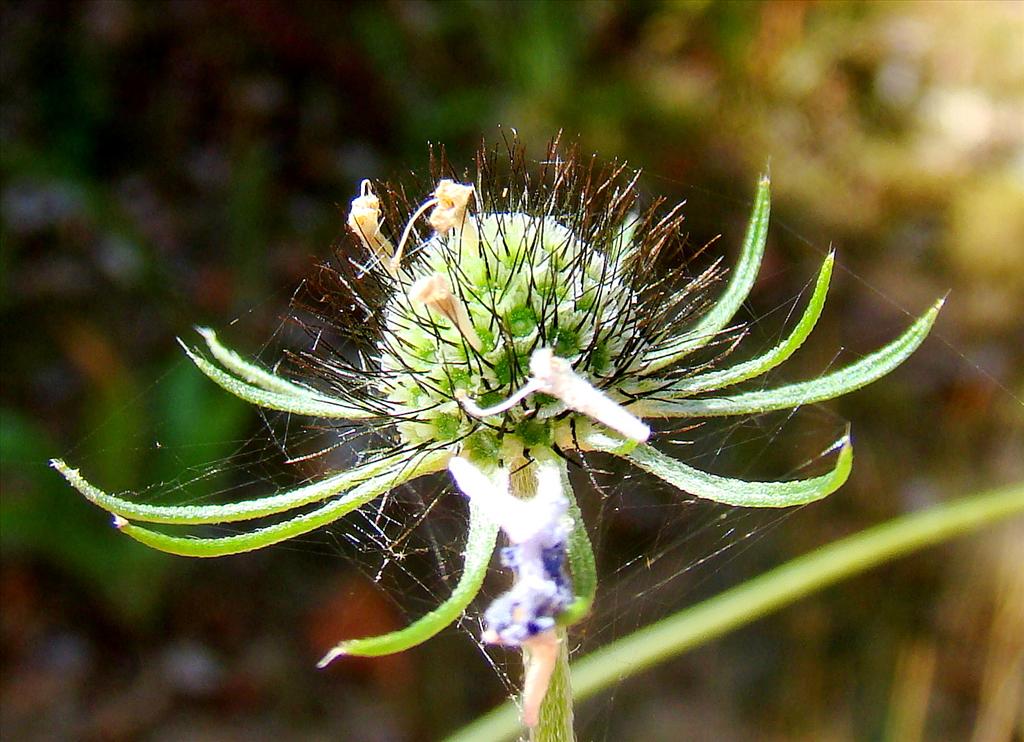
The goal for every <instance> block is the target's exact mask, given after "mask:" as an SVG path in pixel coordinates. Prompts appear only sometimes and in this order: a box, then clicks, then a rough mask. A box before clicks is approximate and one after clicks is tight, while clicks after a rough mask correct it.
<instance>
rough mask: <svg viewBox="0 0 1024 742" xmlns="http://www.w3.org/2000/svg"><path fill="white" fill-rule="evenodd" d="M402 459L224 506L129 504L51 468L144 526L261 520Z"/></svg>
mask: <svg viewBox="0 0 1024 742" xmlns="http://www.w3.org/2000/svg"><path fill="white" fill-rule="evenodd" d="M404 458H407V455H406V454H403V455H402V457H401V458H400V457H398V456H394V455H392V456H388V457H386V458H382V459H377V460H376V461H370V462H368V463H365V464H362V465H361V466H357V467H356V468H354V469H352V470H351V471H346V472H340V473H337V474H333V475H331V476H329V477H327V478H326V479H324V480H322V481H320V482H315V483H313V484H308V485H305V486H303V487H298V488H296V489H293V490H290V491H288V492H282V493H281V494H279V495H271V496H269V497H261V498H257V499H255V500H243V501H241V502H232V503H226V504H223V505H150V504H147V503H141V502H132V501H131V500H126V499H124V498H123V497H118V496H117V495H111V494H108V493H106V492H104V491H103V490H101V489H99V488H98V487H96V486H95V485H93V484H92V483H90V482H89V481H88V480H86V479H85V478H84V477H83V476H82V475H81V473H80V472H79V471H78V470H77V469H72V468H71V467H69V466H68V465H67V464H66V463H64V461H62V460H60V459H53V460H52V461H50V466H52V467H53V468H54V469H56V470H57V471H58V472H60V473H61V475H62V476H63V477H64V478H65V479H66V480H67V481H68V484H70V485H71V486H72V487H74V488H75V489H76V490H78V491H79V492H80V493H82V494H83V495H84V496H85V498H86V499H87V500H89V501H90V502H92V503H94V504H96V505H99V506H100V507H101V508H103V509H104V510H106V511H107V512H110V513H113V514H114V515H119V516H121V517H122V518H125V519H128V520H138V521H144V522H146V523H166V524H174V525H202V524H208V523H231V522H234V521H240V520H251V519H253V518H262V517H264V516H267V515H276V514H278V513H283V512H286V511H288V510H293V509H295V508H298V507H301V506H303V505H309V504H310V503H313V502H318V501H320V500H326V499H327V498H328V497H333V496H334V495H336V494H338V493H339V492H341V491H343V490H346V489H349V488H351V487H353V486H355V485H357V484H359V483H360V482H363V481H365V480H366V479H368V478H370V477H372V476H375V475H377V474H380V473H381V472H382V471H384V470H385V469H388V468H391V467H395V468H396V469H400V468H401V465H402V461H403V460H404Z"/></svg>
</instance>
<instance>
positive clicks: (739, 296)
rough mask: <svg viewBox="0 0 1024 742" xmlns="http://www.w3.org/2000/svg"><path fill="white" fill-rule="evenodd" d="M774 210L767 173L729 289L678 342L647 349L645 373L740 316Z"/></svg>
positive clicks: (689, 349)
mask: <svg viewBox="0 0 1024 742" xmlns="http://www.w3.org/2000/svg"><path fill="white" fill-rule="evenodd" d="M770 213H771V178H770V177H769V176H768V175H767V174H766V175H763V176H761V180H760V181H759V182H758V184H757V194H756V195H755V196H754V208H753V210H752V211H751V214H750V222H749V224H748V225H747V233H746V235H745V236H744V238H743V249H742V251H741V253H740V258H739V261H738V262H737V263H736V268H735V269H734V270H733V274H732V278H731V279H730V280H729V285H728V286H726V288H725V292H724V293H723V294H722V296H721V297H719V299H718V301H717V302H716V303H715V305H714V306H713V307H711V309H710V310H709V311H708V312H706V313H705V314H704V316H703V317H702V318H701V320H700V321H699V322H698V323H697V325H696V326H695V327H693V328H692V329H690V330H688V331H687V332H686V334H684V335H683V336H682V337H680V338H678V339H677V340H675V341H674V342H669V343H666V344H665V345H663V346H660V347H658V348H655V349H652V350H651V351H649V352H648V353H647V355H646V356H645V357H644V362H643V365H642V366H641V368H642V369H643V370H642V373H643V374H644V375H649V374H652V373H654V372H655V371H658V370H660V369H663V368H665V367H666V366H671V365H672V364H674V363H677V362H678V361H680V360H682V359H683V358H684V357H685V356H687V355H689V354H690V353H692V352H694V351H695V350H699V349H700V348H703V347H704V346H705V345H707V344H708V343H709V342H711V341H712V340H714V339H715V337H716V335H718V333H719V332H721V331H722V329H723V328H724V327H725V326H726V325H728V324H729V323H730V322H731V321H732V318H733V317H734V316H736V312H738V311H739V308H740V307H741V306H742V305H743V302H744V301H746V299H747V296H749V295H750V289H751V288H753V286H754V281H755V280H757V273H758V271H759V270H760V268H761V258H762V257H763V256H764V246H765V242H766V240H767V238H768V218H769V215H770Z"/></svg>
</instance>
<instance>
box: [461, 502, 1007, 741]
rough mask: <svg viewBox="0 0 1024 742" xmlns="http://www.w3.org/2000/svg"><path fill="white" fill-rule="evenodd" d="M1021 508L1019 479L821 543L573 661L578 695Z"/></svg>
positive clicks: (488, 733) (494, 716) (469, 736)
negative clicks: (1013, 482)
mask: <svg viewBox="0 0 1024 742" xmlns="http://www.w3.org/2000/svg"><path fill="white" fill-rule="evenodd" d="M1022 514H1024V483H1018V484H1014V485H1008V486H1006V487H1003V488H1002V489H998V490H993V491H990V492H986V493H984V494H981V495H973V496H970V497H966V498H963V499H960V500H956V501H954V502H951V503H948V504H945V505H940V506H938V507H934V508H931V509H929V510H925V511H922V512H919V513H911V514H910V515H904V516H901V517H899V518H894V519H893V520H890V521H888V522H886V523H882V524H881V525H877V526H874V527H872V528H869V529H867V530H864V531H861V532H860V533H856V534H854V535H852V536H848V537H846V538H844V539H841V540H840V541H836V542H835V543H832V544H828V545H826V546H822V547H820V548H819V549H816V550H815V551H812V552H811V553H810V554H805V555H804V556H801V557H798V558H796V559H794V560H792V561H790V562H788V563H786V564H784V565H782V566H781V567H777V568H776V569H773V570H771V571H770V572H767V573H765V574H763V575H761V576H760V577H756V578H754V579H752V580H748V581H747V582H745V583H743V584H742V585H739V586H737V587H734V588H732V589H731V590H726V591H725V592H724V593H721V594H720V595H717V596H715V597H714V598H710V599H709V600H705V601H704V602H702V603H698V604H697V605H695V606H693V607H691V608H687V609H685V610H682V611H680V612H678V613H676V614H674V615H672V616H669V617H668V618H666V619H663V620H661V621H658V622H657V623H655V624H653V625H651V626H648V627H647V628H645V629H641V630H639V631H636V632H634V633H632V634H630V635H629V636H626V637H624V638H622V639H620V640H618V641H616V642H613V643H611V644H609V645H608V646H606V647H603V648H601V649H599V650H597V651H596V652H593V653H591V654H589V655H588V656H586V657H585V658H583V659H582V660H580V661H579V662H577V663H575V665H574V666H573V688H574V692H575V697H576V699H578V700H582V699H584V698H588V697H590V696H592V695H594V694H596V693H597V692H599V691H601V690H603V689H605V688H607V687H608V686H610V685H613V684H614V683H617V682H619V681H621V680H623V679H625V678H628V677H630V676H632V675H636V674H637V673H639V672H641V671H642V670H645V669H647V668H648V667H652V666H654V665H656V664H658V663H659V662H663V661H665V660H667V659H669V658H671V657H675V656H676V655H679V654H681V653H682V652H685V651H686V650H688V649H691V648H693V647H695V646H699V645H700V644H703V643H705V642H708V641H711V640H712V639H716V638H718V637H719V636H722V635H723V634H726V633H728V632H729V631H731V630H732V629H735V628H738V627H740V626H743V625H745V624H748V623H750V622H752V621H754V620H756V619H758V618H761V617H762V616H765V615H767V614H769V613H771V612H772V611H774V610H776V609H778V608H781V607H783V606H785V605H789V604H790V603H793V602H794V601H796V600H799V599H800V598H802V597H804V596H806V595H809V594H810V593H813V592H814V591H816V590H820V589H822V588H824V587H827V586H829V585H832V584H834V583H836V582H838V581H840V580H842V579H844V578H846V577H850V576H852V575H855V574H858V573H860V572H864V571H866V570H868V569H871V568H872V567H875V566H877V565H879V564H882V563H885V562H888V561H891V560H893V559H896V558H898V557H901V556H904V555H906V554H909V553H911V552H913V551H916V550H917V549H922V548H924V547H926V546H932V545H934V544H937V543H940V542H942V541H946V540H948V539H951V538H953V537H955V536H959V535H963V534H966V533H969V532H971V531H974V530H978V529H980V528H983V527H985V526H987V525H991V524H993V523H998V522H1000V521H1003V520H1008V519H1009V518H1012V517H1014V516H1020V515H1022ZM518 729H519V727H518V720H517V718H516V712H515V709H514V708H512V707H511V706H509V705H508V704H506V705H504V706H501V707H499V708H497V709H495V710H493V711H491V712H490V713H488V714H486V715H484V716H482V717H480V718H479V719H477V720H476V721H474V722H473V723H471V724H470V725H469V726H467V727H464V728H463V729H461V730H459V731H458V732H456V733H455V734H454V735H453V736H452V737H450V738H449V742H482V741H483V740H489V741H494V740H503V739H511V738H512V737H514V736H515V734H516V732H517V731H518Z"/></svg>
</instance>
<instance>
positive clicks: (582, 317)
mask: <svg viewBox="0 0 1024 742" xmlns="http://www.w3.org/2000/svg"><path fill="white" fill-rule="evenodd" d="M470 220H471V221H470ZM613 237H614V238H613V239H611V240H608V241H606V243H605V244H604V245H603V246H602V248H595V247H593V246H591V245H589V244H587V243H586V242H584V241H583V240H581V239H579V238H578V237H576V236H574V235H573V234H572V232H570V230H569V229H568V228H566V227H565V226H563V225H562V224H561V223H560V222H559V221H558V220H557V219H556V218H554V217H550V216H533V215H530V214H527V213H523V212H497V213H482V214H479V215H467V222H466V223H465V224H463V225H462V226H461V228H457V229H452V230H450V231H449V232H448V233H446V234H435V235H434V236H432V237H431V238H430V239H428V240H426V241H425V242H423V243H422V244H421V245H420V246H419V247H418V248H417V249H416V250H415V251H413V254H411V255H409V256H408V258H407V259H408V262H409V265H408V266H407V267H405V268H404V269H403V271H404V277H403V280H404V282H405V283H406V284H407V285H411V286H412V287H413V288H412V290H410V291H408V292H402V291H396V293H395V294H394V295H393V296H392V298H391V300H390V301H389V302H388V304H387V307H386V310H385V322H384V332H383V336H382V338H381V343H380V346H381V365H382V369H383V371H384V374H383V378H384V381H383V383H382V387H383V388H382V393H383V394H384V395H385V396H386V398H387V399H388V401H390V402H392V403H394V404H395V406H396V407H397V408H398V409H399V410H400V412H399V414H398V417H400V418H402V419H403V422H401V423H400V424H399V426H398V427H399V431H400V434H401V436H402V437H403V438H404V439H405V441H406V442H408V443H414V444H417V443H423V442H426V441H430V440H433V441H438V442H441V441H451V440H454V439H455V438H458V437H464V436H466V435H469V434H470V433H471V432H472V431H473V430H474V429H476V428H477V427H480V426H481V425H486V426H488V427H490V428H491V429H492V431H493V433H494V434H495V435H498V436H505V435H515V436H517V437H518V438H519V439H520V440H521V441H522V443H523V444H524V445H526V446H527V447H529V446H531V445H533V446H536V445H541V444H543V445H550V442H551V441H552V440H553V436H554V432H553V431H554V428H555V426H562V427H563V428H564V427H565V426H566V425H567V424H568V419H569V417H570V416H569V415H563V413H565V412H566V407H565V405H564V404H563V403H562V402H561V401H559V400H558V399H556V398H553V397H551V396H548V395H544V394H536V395H533V396H531V397H530V398H529V399H528V400H525V401H524V402H523V403H522V404H519V405H515V406H513V407H512V408H510V409H509V410H508V411H507V412H505V414H504V416H503V417H502V418H500V419H498V420H494V421H486V422H484V423H481V422H480V421H478V420H476V419H475V418H473V417H471V416H469V415H467V414H465V413H464V411H463V410H462V408H461V406H460V404H459V402H458V399H457V397H456V395H457V394H458V395H465V396H467V397H470V398H473V399H475V400H477V401H478V402H479V403H480V404H481V405H483V406H490V405H493V404H497V403H500V402H502V401H504V400H505V399H507V398H508V397H510V396H512V394H513V393H514V392H515V391H516V390H517V389H518V388H520V387H521V386H522V385H523V384H524V383H525V382H526V380H527V378H528V376H529V373H530V357H531V354H532V353H533V352H534V351H535V350H536V349H538V348H541V347H551V348H552V349H553V350H554V352H555V354H556V355H557V356H559V357H560V358H563V359H565V360H567V361H568V362H569V363H570V364H571V365H572V366H573V368H574V369H575V371H576V373H577V374H580V375H585V376H586V377H588V378H590V379H596V380H600V379H602V378H608V377H609V375H610V373H611V371H612V363H611V361H612V358H614V357H615V356H617V355H620V354H621V353H622V352H623V350H624V348H625V347H626V346H627V345H628V344H629V341H630V340H631V339H632V338H631V336H630V335H629V327H627V328H626V332H623V327H622V323H621V322H620V321H618V320H619V319H620V318H621V317H622V316H623V314H624V313H625V312H627V311H628V310H629V308H630V307H631V306H633V305H635V304H636V302H637V297H636V294H635V293H634V291H633V289H632V288H631V286H630V285H629V283H628V282H627V281H626V280H625V277H626V269H625V266H624V263H625V261H626V257H627V256H628V255H629V249H628V248H629V245H628V244H627V243H626V242H625V232H624V231H622V230H620V231H619V232H618V233H617V234H615V235H613Z"/></svg>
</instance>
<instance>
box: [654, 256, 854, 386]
mask: <svg viewBox="0 0 1024 742" xmlns="http://www.w3.org/2000/svg"><path fill="white" fill-rule="evenodd" d="M834 264H835V253H829V254H828V257H826V258H825V262H824V263H822V265H821V270H820V271H819V272H818V279H817V281H816V282H815V284H814V293H813V294H811V300H810V301H809V302H808V304H807V308H806V309H805V310H804V313H803V315H801V317H800V321H799V322H797V324H796V327H794V328H793V331H792V332H791V333H790V334H789V337H787V338H786V339H785V340H783V341H782V342H781V343H779V344H778V345H776V346H775V347H774V348H772V349H771V350H769V351H768V352H767V353H765V354H763V355H761V356H758V357H757V358H753V359H751V360H749V361H745V362H743V363H739V364H737V365H735V366H731V367H729V368H724V369H721V370H720V371H710V372H708V373H704V374H697V375H695V376H692V377H690V378H688V379H683V380H682V381H679V382H676V383H674V384H672V385H671V386H670V387H668V388H667V389H665V390H664V391H663V392H660V394H661V395H664V396H666V397H669V398H673V397H687V396H690V395H692V394H697V393H699V392H706V391H709V390H711V389H721V388H723V387H727V386H731V385H733V384H739V383H740V382H741V381H747V380H748V379H754V378H756V377H758V376H761V375H762V374H765V373H768V372H769V371H771V370H772V369H773V368H775V367H776V366H778V365H779V364H780V363H782V362H784V361H785V360H786V359H788V358H789V357H790V356H791V355H793V354H794V353H795V352H796V351H797V349H798V348H799V347H800V346H801V345H803V343H804V341H805V340H806V339H807V337H808V336H809V335H810V334H811V330H813V329H814V325H815V324H817V322H818V318H819V317H821V310H822V308H823V307H824V306H825V297H826V296H827V294H828V286H829V283H830V281H831V278H832V268H833V266H834Z"/></svg>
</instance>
